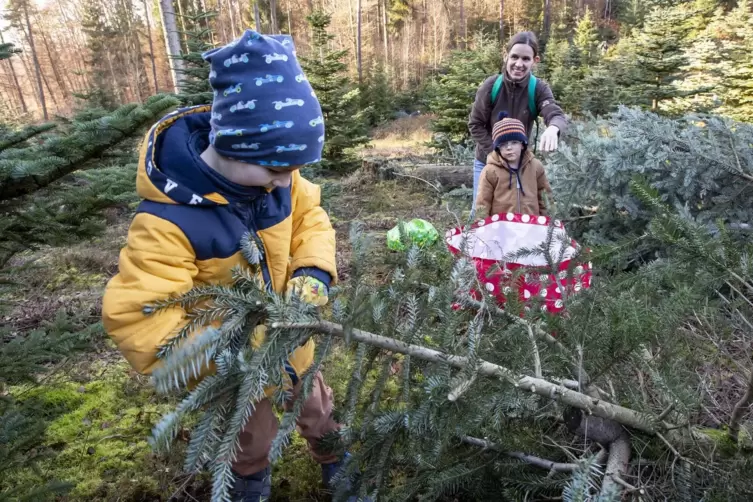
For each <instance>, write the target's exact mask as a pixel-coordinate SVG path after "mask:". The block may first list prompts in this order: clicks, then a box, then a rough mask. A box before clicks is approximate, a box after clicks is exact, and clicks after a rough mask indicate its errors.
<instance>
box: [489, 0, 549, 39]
mask: <svg viewBox="0 0 753 502" xmlns="http://www.w3.org/2000/svg"><path fill="white" fill-rule="evenodd" d="M545 1H548V0H545ZM499 41H500V43H501V44H502V45H504V44H505V0H499Z"/></svg>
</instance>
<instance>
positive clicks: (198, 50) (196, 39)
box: [178, 12, 217, 106]
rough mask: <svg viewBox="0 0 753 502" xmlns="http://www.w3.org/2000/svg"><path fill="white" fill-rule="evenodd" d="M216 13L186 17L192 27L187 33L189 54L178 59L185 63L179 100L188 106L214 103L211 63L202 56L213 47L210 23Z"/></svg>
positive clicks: (185, 20) (187, 22) (186, 21)
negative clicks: (210, 71) (210, 81)
mask: <svg viewBox="0 0 753 502" xmlns="http://www.w3.org/2000/svg"><path fill="white" fill-rule="evenodd" d="M216 15H217V13H216V12H207V13H201V14H197V15H194V16H185V19H184V22H185V23H186V24H187V25H188V26H190V27H191V29H189V30H187V31H186V33H185V37H186V41H187V47H188V52H187V53H186V54H181V55H180V56H179V57H178V59H180V60H182V61H183V69H182V70H180V71H181V72H182V73H183V78H182V79H181V89H180V90H181V92H180V94H179V95H178V98H179V99H180V100H181V103H182V104H184V105H187V106H191V105H206V104H211V103H212V87H211V86H210V85H209V63H207V62H206V61H204V58H202V56H201V55H202V54H203V53H204V52H206V51H208V50H209V49H211V48H212V47H213V45H212V34H213V31H212V29H211V28H209V27H208V26H210V24H209V23H210V21H211V20H212V19H214V18H215V17H216Z"/></svg>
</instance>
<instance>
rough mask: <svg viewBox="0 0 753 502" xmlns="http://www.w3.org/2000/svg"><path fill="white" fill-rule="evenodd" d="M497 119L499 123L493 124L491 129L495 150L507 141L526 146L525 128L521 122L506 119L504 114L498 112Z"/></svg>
mask: <svg viewBox="0 0 753 502" xmlns="http://www.w3.org/2000/svg"><path fill="white" fill-rule="evenodd" d="M499 119H500V120H499V122H497V123H495V124H494V127H493V128H492V140H493V141H494V148H495V149H497V148H499V146H500V145H501V144H502V143H507V142H508V141H520V142H521V143H523V144H524V145H528V136H526V128H525V126H523V122H521V121H520V120H518V119H513V118H510V117H508V116H507V113H506V112H500V114H499Z"/></svg>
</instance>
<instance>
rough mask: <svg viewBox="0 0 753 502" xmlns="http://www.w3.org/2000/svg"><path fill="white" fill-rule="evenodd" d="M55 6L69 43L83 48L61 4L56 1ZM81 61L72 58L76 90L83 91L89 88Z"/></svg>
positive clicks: (82, 43)
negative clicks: (74, 68)
mask: <svg viewBox="0 0 753 502" xmlns="http://www.w3.org/2000/svg"><path fill="white" fill-rule="evenodd" d="M57 4H58V10H59V11H60V18H61V19H62V20H63V23H64V24H65V27H66V29H67V30H68V34H69V35H70V37H71V41H75V42H76V45H77V46H78V47H79V48H81V47H85V45H86V44H85V43H84V42H83V40H82V39H81V37H80V32H77V31H75V30H74V29H73V28H71V25H70V20H69V19H68V15H67V14H66V12H65V10H64V9H63V3H62V2H61V1H60V0H57ZM82 59H83V58H79V57H74V58H73V60H74V61H75V62H76V69H77V71H76V72H75V73H77V74H78V75H77V76H78V79H77V80H78V84H79V86H78V88H77V90H79V89H84V90H85V89H87V88H88V87H89V81H88V80H87V78H86V75H87V71H86V68H85V67H84V66H83V64H82V61H81V60H82Z"/></svg>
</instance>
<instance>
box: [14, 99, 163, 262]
mask: <svg viewBox="0 0 753 502" xmlns="http://www.w3.org/2000/svg"><path fill="white" fill-rule="evenodd" d="M176 105H177V100H176V99H175V98H173V97H169V96H155V97H153V98H151V99H149V100H147V102H146V103H144V105H135V104H134V105H125V106H122V107H121V108H119V109H117V110H116V111H114V112H112V113H111V114H105V113H104V112H103V111H98V112H95V115H98V116H97V117H96V118H92V117H91V116H87V117H86V119H88V120H80V121H75V120H74V121H72V122H71V123H69V124H62V125H60V126H58V129H62V130H60V131H59V132H56V133H54V134H53V133H49V131H50V129H51V128H52V126H36V127H30V128H27V129H25V130H22V131H19V132H11V133H9V134H7V135H6V136H5V137H4V138H0V145H4V147H3V148H2V149H0V214H2V218H0V233H2V235H3V241H2V244H0V266H2V265H3V264H5V263H6V262H7V260H8V259H9V258H10V257H11V256H12V255H13V254H14V253H16V252H18V251H20V250H23V249H29V248H35V247H37V246H39V245H41V244H60V243H65V242H71V240H75V239H80V238H81V237H83V236H88V235H92V234H93V233H96V232H98V231H100V230H101V229H102V223H103V222H102V220H101V217H100V216H99V212H101V210H102V209H103V208H105V207H109V206H112V205H116V204H119V203H120V201H122V197H123V193H121V191H122V190H123V185H122V183H121V182H120V181H118V182H116V183H115V184H113V181H112V180H111V179H109V178H108V177H107V176H104V177H101V178H97V179H90V180H88V181H83V180H81V179H79V180H78V183H71V185H70V187H69V188H70V190H59V191H58V190H55V189H51V190H50V191H49V192H47V193H45V195H44V196H41V195H40V194H41V193H42V192H39V191H40V190H43V189H47V187H49V186H51V185H52V184H53V183H55V182H57V181H58V180H60V179H61V178H63V177H64V176H66V175H69V174H70V173H73V172H74V171H78V170H83V169H86V168H88V167H92V165H96V166H97V167H101V166H102V164H103V163H107V164H111V163H114V164H116V165H117V164H118V163H120V162H123V161H124V160H126V161H127V162H135V159H134V155H135V152H134V146H135V145H134V142H135V138H136V137H137V136H138V135H139V134H140V133H141V132H142V130H143V128H144V127H145V126H147V125H148V124H150V123H151V122H153V121H155V120H156V119H157V118H159V117H160V116H162V115H164V113H165V112H167V111H168V110H169V109H170V108H172V107H174V106H176ZM87 115H90V114H87ZM46 133H49V134H46ZM123 143H126V144H127V147H126V148H127V150H128V151H127V152H125V153H124V152H122V151H121V150H120V149H119V147H120V146H121V145H122V144H123ZM107 157H109V159H108V158H107ZM119 167H120V171H121V172H122V173H123V174H122V175H123V176H124V177H125V178H127V179H129V180H130V183H133V173H134V172H135V169H133V170H125V168H122V164H120V166H119ZM102 173H105V171H103V172H102ZM119 179H123V178H119ZM99 181H101V183H99ZM125 193H126V194H128V193H131V190H125Z"/></svg>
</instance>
